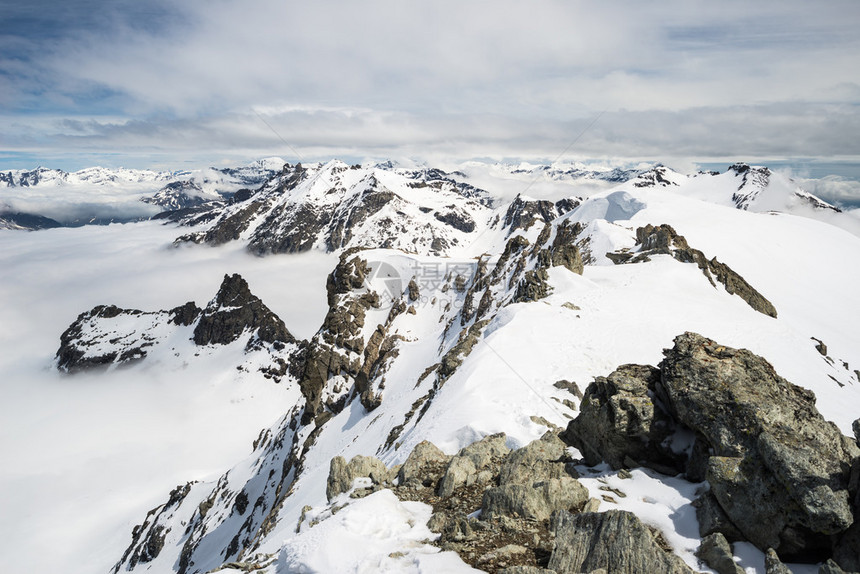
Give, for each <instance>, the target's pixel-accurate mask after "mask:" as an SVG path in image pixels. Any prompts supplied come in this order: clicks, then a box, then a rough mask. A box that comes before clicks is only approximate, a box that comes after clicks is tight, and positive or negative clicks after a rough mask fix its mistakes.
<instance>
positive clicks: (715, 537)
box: [696, 532, 744, 574]
mask: <svg viewBox="0 0 860 574" xmlns="http://www.w3.org/2000/svg"><path fill="white" fill-rule="evenodd" d="M696 556H698V557H699V558H701V559H702V560H704V561H705V564H707V565H708V566H710V567H711V568H713V569H714V570H716V571H717V574H744V570H743V568H741V567H740V566H738V565H737V564H736V563H735V561H734V558H733V556H734V555H733V554H732V547H731V546H729V541H728V540H726V537H725V536H723V535H722V534H720V533H719V532H716V533H714V534H711V535H709V536H706V537H705V538H704V539H703V540H702V544H701V545H700V546H699V549H698V550H697V551H696Z"/></svg>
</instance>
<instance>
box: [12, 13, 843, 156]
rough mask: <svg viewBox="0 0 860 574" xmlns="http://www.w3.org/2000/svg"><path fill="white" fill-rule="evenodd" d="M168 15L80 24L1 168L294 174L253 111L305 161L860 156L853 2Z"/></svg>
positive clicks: (35, 85) (23, 92)
mask: <svg viewBox="0 0 860 574" xmlns="http://www.w3.org/2000/svg"><path fill="white" fill-rule="evenodd" d="M156 5H157V6H160V5H158V4H157V3H156ZM160 8H162V9H163V8H164V7H163V6H160ZM171 9H172V10H178V11H179V12H178V13H175V14H173V17H172V18H167V17H165V16H164V15H163V14H162V16H161V17H160V18H159V19H158V20H157V21H158V22H159V25H158V26H155V25H152V26H141V25H139V24H136V23H133V22H125V23H123V21H122V20H121V19H119V20H117V19H116V18H114V19H112V20H110V22H111V25H110V27H107V28H106V27H105V26H101V27H99V26H93V25H92V22H89V23H88V24H87V25H86V26H84V25H83V24H80V27H79V28H76V27H75V26H76V22H75V21H74V19H70V21H69V23H68V26H69V27H70V28H72V29H74V31H75V33H74V34H71V33H70V34H67V35H66V36H64V38H63V39H62V40H61V41H59V42H58V43H55V44H51V45H56V46H57V47H56V48H54V49H51V45H48V44H46V45H45V46H44V48H45V49H44V50H43V51H42V52H43V55H42V56H39V57H36V56H34V59H33V61H32V62H28V64H30V68H29V69H30V71H29V72H27V73H24V72H23V71H21V70H20V69H18V68H15V69H16V70H17V72H16V73H18V74H19V75H20V77H21V80H22V81H21V82H19V83H16V84H15V85H16V86H17V87H9V86H8V85H7V86H6V87H5V88H3V89H2V93H0V98H2V99H3V100H4V101H7V102H10V103H12V104H15V105H11V106H9V109H13V110H14V109H16V106H25V107H26V106H27V105H30V104H32V102H33V101H38V102H40V104H39V105H41V106H42V108H39V109H41V110H42V111H41V113H38V114H27V115H26V116H24V115H20V114H15V113H14V112H11V115H10V116H9V118H8V119H9V122H8V124H9V125H11V124H12V123H17V124H19V127H17V128H14V129H11V130H4V131H5V133H4V135H0V146H3V147H4V148H6V149H8V150H21V151H30V152H33V153H39V152H45V153H47V152H48V151H52V152H59V150H62V149H65V150H67V153H81V152H92V153H98V152H99V151H102V152H104V151H106V150H112V151H117V152H119V153H121V154H125V155H126V156H128V157H134V158H144V157H147V158H156V157H158V158H161V157H167V156H169V155H170V154H174V156H173V157H174V160H178V159H187V155H183V154H195V157H216V156H217V157H223V156H231V155H232V156H233V157H237V158H241V159H242V160H244V159H247V158H248V157H253V156H260V155H269V154H271V153H283V144H282V143H281V142H280V140H279V138H277V137H275V136H274V134H272V133H271V132H270V131H269V130H268V128H266V127H265V126H264V125H262V123H261V122H260V121H259V118H257V117H256V116H255V115H254V111H255V110H256V111H258V112H259V113H260V114H262V115H263V116H264V117H266V118H267V119H269V120H271V122H272V125H273V126H274V127H276V129H277V131H278V132H279V133H281V135H282V137H283V138H284V139H285V140H286V141H287V142H289V143H290V145H291V146H294V147H296V148H297V149H299V151H300V152H301V154H302V155H308V156H317V155H326V156H331V155H345V154H348V155H350V156H359V157H364V156H367V155H372V156H376V155H383V154H390V155H398V156H402V155H411V156H415V155H418V156H420V157H422V158H426V157H435V156H439V155H456V156H458V157H461V158H467V157H474V156H479V157H484V156H489V157H499V156H506V157H522V158H524V159H528V158H541V157H543V158H550V159H552V158H554V157H555V154H557V153H558V152H559V151H560V150H561V149H564V147H565V146H566V145H567V144H569V143H570V141H572V139H573V137H575V134H576V133H578V131H579V130H580V129H581V126H582V124H583V123H584V122H587V121H588V119H589V118H592V117H594V116H595V115H596V114H598V113H599V112H600V111H601V110H605V111H606V114H605V115H604V116H603V117H602V118H601V121H600V122H598V124H597V125H596V126H595V128H594V129H593V130H591V131H590V133H589V134H587V135H588V137H584V138H583V140H582V141H581V142H580V144H579V145H578V146H577V148H575V149H574V150H573V151H574V152H581V153H582V154H587V155H594V156H599V157H608V156H624V157H629V158H644V159H653V158H656V159H663V158H665V157H670V156H671V157H675V156H683V157H687V158H689V157H704V156H708V157H713V156H721V157H722V156H728V155H734V156H741V157H750V156H754V155H756V156H774V155H780V156H786V155H791V154H800V155H804V156H810V157H811V156H828V155H832V154H834V153H840V154H842V155H860V152H858V150H857V147H858V144H857V143H856V137H855V136H854V134H856V133H857V125H858V123H860V115H858V112H857V106H856V105H855V104H856V102H857V94H858V90H860V88H858V86H860V76H858V74H857V73H856V72H854V70H858V69H860V37H858V36H857V35H856V33H855V32H854V30H853V28H852V26H853V22H854V21H856V18H854V16H857V15H860V5H858V4H856V3H855V2H845V1H834V2H830V3H827V4H826V5H809V4H808V3H806V2H800V1H791V2H780V3H776V2H761V3H754V4H749V3H741V2H735V1H732V2H723V3H713V2H703V1H695V2H680V1H671V2H661V3H659V4H654V3H649V4H647V5H646V4H643V3H641V2H632V1H630V2H621V3H614V4H612V5H611V6H610V7H607V6H604V5H598V4H597V3H593V2H584V1H580V2H561V1H552V0H545V1H541V2H535V3H530V4H529V5H528V6H527V7H524V6H523V5H522V3H519V2H514V1H513V0H501V1H497V2H473V3H466V4H463V3H458V2H452V1H449V0H444V1H442V2H436V3H432V4H403V3H402V2H394V1H392V0H372V1H370V2H366V3H360V4H356V3H352V2H325V3H298V2H283V1H280V0H278V1H276V0H255V1H251V2H244V3H238V2H231V1H226V0H221V1H217V2H202V1H201V0H194V1H191V2H187V3H183V4H182V5H181V7H179V8H171ZM22 41H23V40H22ZM30 52H34V53H35V51H34V50H31V51H30ZM8 65H11V64H8ZM19 68H20V66H19ZM28 102H29V103H28ZM34 105H35V104H34ZM36 107H37V108H38V106H36ZM47 118H55V119H57V120H59V121H60V125H56V123H55V124H54V125H47V124H48V122H46V119H47ZM90 118H91V119H94V120H96V121H95V123H88V122H87V121H86V120H88V119H90ZM64 119H73V120H84V121H83V122H80V121H79V122H78V123H74V122H68V121H66V122H62V121H61V120H64ZM207 161H209V160H207ZM174 165H175V163H174Z"/></svg>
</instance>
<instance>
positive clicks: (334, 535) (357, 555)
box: [278, 490, 480, 574]
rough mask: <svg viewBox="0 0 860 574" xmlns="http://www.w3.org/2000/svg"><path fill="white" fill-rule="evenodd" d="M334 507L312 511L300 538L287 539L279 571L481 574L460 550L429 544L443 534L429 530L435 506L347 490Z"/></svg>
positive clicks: (305, 573) (308, 573)
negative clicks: (353, 496) (334, 509)
mask: <svg viewBox="0 0 860 574" xmlns="http://www.w3.org/2000/svg"><path fill="white" fill-rule="evenodd" d="M332 505H333V506H345V507H344V508H343V509H342V510H340V511H339V512H337V513H336V514H332V511H331V507H324V508H322V509H319V510H318V511H317V512H313V511H312V512H310V513H308V515H307V516H306V520H307V521H319V523H318V524H316V525H315V526H313V527H309V526H308V524H305V523H303V524H302V529H301V531H300V532H299V534H298V535H297V536H294V537H292V538H291V539H289V540H287V541H286V542H285V544H284V547H283V550H281V553H280V557H279V559H278V572H285V573H286V572H290V573H295V574H312V573H314V574H316V573H319V574H325V573H334V572H338V573H342V574H350V573H354V574H361V573H364V572H379V573H389V572H390V573H392V574H393V573H403V574H422V573H428V574H429V573H430V572H450V573H451V574H469V573H471V572H480V570H475V569H474V568H471V567H469V566H468V565H466V564H464V563H463V561H462V560H460V557H459V556H457V554H455V553H454V552H441V551H440V550H439V549H438V548H436V547H435V546H430V545H429V544H428V542H429V541H430V540H435V539H436V538H438V537H439V535H438V534H434V533H433V532H431V531H430V529H428V528H427V521H428V520H430V516H431V514H432V508H431V507H430V506H428V505H426V504H423V503H420V502H401V501H400V500H398V499H397V497H396V496H395V495H394V493H393V492H391V491H390V490H380V491H379V492H375V493H373V494H371V495H369V496H367V497H365V498H362V499H359V500H355V501H353V500H350V499H349V495H348V494H342V495H340V496H338V497H337V498H336V499H335V500H333V501H332Z"/></svg>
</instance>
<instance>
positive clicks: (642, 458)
mask: <svg viewBox="0 0 860 574" xmlns="http://www.w3.org/2000/svg"><path fill="white" fill-rule="evenodd" d="M659 380H660V371H659V370H658V369H655V368H654V367H648V366H642V365H622V366H620V367H618V369H617V370H615V371H614V372H613V373H611V374H610V375H609V376H608V377H597V378H596V379H595V380H594V382H593V383H591V384H590V385H588V388H586V390H585V395H584V398H583V399H582V402H581V403H580V405H579V409H580V414H579V416H577V417H576V418H575V419H574V420H572V421H571V422H570V423H569V424H568V427H567V430H566V431H565V432H564V433H563V434H562V438H564V440H566V441H567V442H568V443H570V444H572V445H573V446H575V447H576V448H578V449H579V451H580V452H581V453H582V455H583V456H584V457H585V461H586V463H588V464H591V465H594V464H598V463H599V462H600V461H602V460H605V461H606V462H608V463H609V464H610V465H611V466H612V468H615V469H619V468H624V467H627V466H631V464H630V462H629V461H633V463H634V464H635V465H642V464H646V465H649V466H653V465H656V466H657V467H658V468H660V469H665V468H675V467H680V468H679V469H678V472H680V471H681V470H683V468H684V465H685V464H686V460H685V459H686V457H679V456H678V455H676V454H675V453H673V452H672V450H671V449H670V448H669V447H668V446H667V445H666V440H667V439H668V438H669V437H670V436H671V434H672V433H673V432H674V430H675V424H674V423H673V421H672V419H671V418H670V417H669V415H668V414H667V413H665V412H664V411H663V410H662V409H660V408H658V407H656V406H655V405H654V401H653V398H652V397H653V396H654V392H655V390H656V387H657V383H658V381H659Z"/></svg>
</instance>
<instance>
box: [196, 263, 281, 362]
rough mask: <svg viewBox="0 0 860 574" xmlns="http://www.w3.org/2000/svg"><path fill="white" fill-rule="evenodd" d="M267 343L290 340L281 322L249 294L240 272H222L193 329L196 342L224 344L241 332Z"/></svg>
mask: <svg viewBox="0 0 860 574" xmlns="http://www.w3.org/2000/svg"><path fill="white" fill-rule="evenodd" d="M246 331H247V332H256V337H257V338H258V339H259V340H261V341H265V342H267V343H276V342H278V343H294V342H295V338H294V337H293V336H292V335H291V334H290V332H289V331H287V327H286V326H285V325H284V322H283V321H281V319H280V318H279V317H278V316H277V315H275V314H274V313H273V312H272V311H271V310H270V309H269V308H268V307H266V305H264V304H263V302H262V301H260V299H259V298H258V297H256V296H255V295H253V294H252V293H251V290H250V289H249V288H248V282H247V281H245V280H244V279H243V278H242V277H241V276H240V275H238V274H233V275H225V276H224V281H223V282H222V283H221V287H220V288H219V289H218V294H217V295H216V296H215V298H214V299H213V300H212V301H211V302H210V303H209V305H208V306H207V307H206V309H204V310H203V313H202V314H201V316H200V321H199V322H198V323H197V327H195V328H194V342H195V343H196V344H198V345H227V344H229V343H232V342H233V341H235V340H237V339H238V338H239V337H240V336H242V334H243V333H245V332H246Z"/></svg>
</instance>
